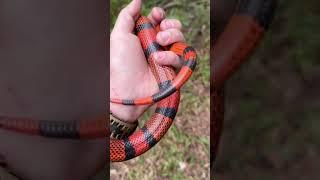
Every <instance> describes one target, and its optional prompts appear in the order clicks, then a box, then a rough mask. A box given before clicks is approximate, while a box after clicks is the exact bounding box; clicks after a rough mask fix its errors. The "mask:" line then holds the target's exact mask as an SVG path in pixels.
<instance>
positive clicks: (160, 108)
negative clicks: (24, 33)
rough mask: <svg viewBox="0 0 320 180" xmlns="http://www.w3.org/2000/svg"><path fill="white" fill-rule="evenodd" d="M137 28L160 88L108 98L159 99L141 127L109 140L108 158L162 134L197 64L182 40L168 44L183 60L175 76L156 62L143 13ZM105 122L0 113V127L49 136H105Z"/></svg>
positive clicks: (132, 153) (137, 149) (128, 154)
mask: <svg viewBox="0 0 320 180" xmlns="http://www.w3.org/2000/svg"><path fill="white" fill-rule="evenodd" d="M136 32H137V36H138V37H139V39H140V41H141V44H142V48H143V49H144V52H145V55H146V56H147V60H148V63H149V66H150V67H151V69H152V71H153V74H154V76H155V78H156V80H157V82H158V86H159V92H158V93H156V94H154V95H153V96H150V97H147V98H142V99H138V100H115V99H111V101H112V102H116V103H117V102H119V103H122V104H125V105H142V104H151V103H155V102H159V103H158V104H157V109H156V111H155V113H154V114H153V115H152V117H151V118H150V120H148V121H147V122H146V124H145V125H144V127H142V128H141V129H139V130H137V131H136V132H134V133H133V134H132V135H131V136H129V137H128V138H126V139H124V140H111V142H110V160H111V161H124V160H128V159H131V158H134V157H136V156H139V155H141V154H142V153H144V152H146V151H148V150H149V149H150V148H151V147H152V146H154V145H155V144H156V143H157V142H158V141H159V140H160V139H161V137H163V135H164V134H165V133H166V132H167V130H168V129H169V127H170V125H171V124H172V122H173V119H174V118H175V115H176V113H177V110H178V106H179V102H180V92H179V89H180V88H181V86H182V85H183V84H184V83H185V82H186V81H187V80H188V79H189V77H190V76H191V74H192V72H193V70H194V68H195V66H196V53H195V50H194V49H193V48H192V47H190V46H188V45H187V44H185V43H183V42H178V43H174V44H172V45H171V46H170V47H167V48H168V49H169V50H170V51H173V52H175V53H176V54H177V55H179V56H180V57H181V58H182V59H183V60H184V65H183V66H182V68H181V70H180V72H179V73H178V75H177V76H176V73H175V71H174V69H173V68H171V67H167V66H159V65H157V64H156V63H155V62H154V59H153V55H152V54H153V53H154V52H156V51H159V50H161V49H162V47H161V46H160V45H159V44H157V43H156V42H155V37H156V30H155V29H154V27H153V25H152V24H151V22H150V21H149V20H148V19H147V18H146V17H143V16H141V17H140V18H139V19H138V21H137V23H136ZM107 123H108V120H107V118H106V116H101V117H98V118H92V119H85V120H73V121H51V120H36V119H30V118H23V117H5V116H0V128H2V129H6V130H10V131H15V132H20V133H24V134H29V135H37V136H43V137H48V138H66V139H97V138H108V137H109V131H108V129H107V127H108V125H107Z"/></svg>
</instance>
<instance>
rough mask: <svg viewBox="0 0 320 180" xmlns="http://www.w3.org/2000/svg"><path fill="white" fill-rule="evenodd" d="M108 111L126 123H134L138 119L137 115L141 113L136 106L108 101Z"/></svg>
mask: <svg viewBox="0 0 320 180" xmlns="http://www.w3.org/2000/svg"><path fill="white" fill-rule="evenodd" d="M110 112H111V113H112V114H114V115H115V116H117V117H118V118H119V119H121V120H122V121H125V122H128V123H134V122H136V121H137V120H138V118H139V116H140V115H141V114H142V113H140V112H139V110H138V109H137V107H132V106H131V107H130V106H126V105H121V104H115V103H110Z"/></svg>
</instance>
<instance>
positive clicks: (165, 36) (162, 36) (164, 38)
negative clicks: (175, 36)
mask: <svg viewBox="0 0 320 180" xmlns="http://www.w3.org/2000/svg"><path fill="white" fill-rule="evenodd" d="M160 37H161V39H162V41H163V42H167V41H168V39H169V37H170V34H169V33H168V32H162V33H161V34H160Z"/></svg>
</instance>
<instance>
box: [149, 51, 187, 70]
mask: <svg viewBox="0 0 320 180" xmlns="http://www.w3.org/2000/svg"><path fill="white" fill-rule="evenodd" d="M154 58H155V60H156V62H157V63H158V64H159V65H164V66H173V67H175V68H177V69H179V68H181V67H182V65H183V60H182V59H181V58H180V57H179V56H178V55H176V54H175V53H174V52H172V51H161V52H157V53H155V54H154Z"/></svg>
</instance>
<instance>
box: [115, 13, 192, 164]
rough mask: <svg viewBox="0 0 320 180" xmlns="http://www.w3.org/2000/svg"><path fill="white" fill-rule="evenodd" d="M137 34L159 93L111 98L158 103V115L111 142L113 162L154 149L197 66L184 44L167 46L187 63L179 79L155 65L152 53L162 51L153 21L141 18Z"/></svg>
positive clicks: (170, 69)
mask: <svg viewBox="0 0 320 180" xmlns="http://www.w3.org/2000/svg"><path fill="white" fill-rule="evenodd" d="M136 33H137V36H138V37H139V39H140V41H141V45H142V48H143V50H144V52H145V55H146V58H147V61H148V63H149V66H150V68H151V70H152V72H153V75H154V76H155V78H156V80H157V82H158V86H159V92H158V93H156V94H154V95H153V96H150V97H147V98H141V99H136V100H120V99H111V102H114V103H119V104H124V105H142V104H150V103H155V102H159V103H158V104H157V107H156V110H155V113H154V114H153V115H152V116H151V118H150V119H149V120H148V121H147V122H146V124H145V125H144V127H142V128H141V129H139V130H137V131H136V132H134V133H133V134H132V135H131V136H129V137H128V138H125V139H123V140H114V139H111V142H110V160H111V161H124V160H128V159H131V158H134V157H136V156H139V155H141V154H143V153H144V152H146V151H148V150H149V149H150V148H151V147H153V146H154V145H155V144H156V143H157V142H158V141H159V140H160V139H161V138H162V137H163V136H164V134H165V133H166V132H167V130H168V129H169V128H170V126H171V124H172V122H173V120H174V118H175V116H176V113H177V111H178V107H179V102H180V92H179V89H180V87H181V86H182V85H183V84H184V83H185V82H186V81H187V80H188V78H189V77H190V76H191V74H192V72H193V70H194V68H195V66H196V52H195V50H194V49H193V48H192V47H190V46H188V45H187V44H185V43H182V42H179V43H174V44H172V45H171V47H168V49H169V50H170V51H173V52H174V53H176V54H177V55H179V56H180V57H181V58H182V59H183V60H184V65H183V67H182V68H181V70H180V72H179V73H178V75H177V76H176V73H175V71H174V69H172V68H171V67H167V66H160V65H158V64H157V63H155V60H154V58H153V53H155V52H157V51H161V50H162V47H161V46H160V45H159V44H158V43H157V42H156V33H157V32H156V30H155V28H154V27H153V25H152V23H151V22H150V20H149V19H148V18H146V17H143V16H141V17H140V18H139V19H138V20H137V22H136Z"/></svg>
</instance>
